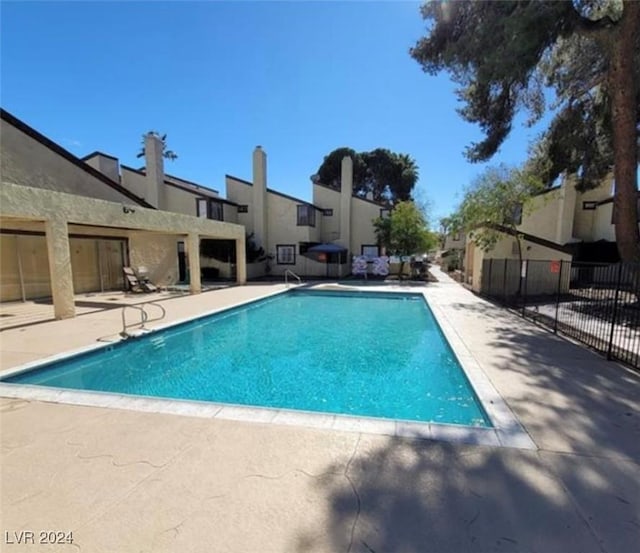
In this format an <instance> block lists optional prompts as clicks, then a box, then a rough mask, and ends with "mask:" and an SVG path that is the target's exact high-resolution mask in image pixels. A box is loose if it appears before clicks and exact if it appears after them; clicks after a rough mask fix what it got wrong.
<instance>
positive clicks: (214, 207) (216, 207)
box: [209, 200, 224, 221]
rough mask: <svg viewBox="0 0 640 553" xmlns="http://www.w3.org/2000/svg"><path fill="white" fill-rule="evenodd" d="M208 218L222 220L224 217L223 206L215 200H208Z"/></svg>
mask: <svg viewBox="0 0 640 553" xmlns="http://www.w3.org/2000/svg"><path fill="white" fill-rule="evenodd" d="M209 219H213V220H214V221H222V220H223V219H224V206H223V205H222V202H219V201H217V200H209Z"/></svg>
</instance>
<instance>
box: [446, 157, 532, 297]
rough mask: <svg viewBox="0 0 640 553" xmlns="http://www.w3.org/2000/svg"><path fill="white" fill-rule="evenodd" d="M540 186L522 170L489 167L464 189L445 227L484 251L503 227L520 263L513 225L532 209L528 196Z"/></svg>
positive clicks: (501, 233) (519, 238)
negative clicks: (459, 202) (513, 238)
mask: <svg viewBox="0 0 640 553" xmlns="http://www.w3.org/2000/svg"><path fill="white" fill-rule="evenodd" d="M543 189H544V186H543V184H542V181H540V180H539V179H538V178H536V177H533V176H532V175H531V173H528V172H526V171H524V170H520V169H509V168H508V167H506V166H505V165H501V166H499V167H489V168H488V169H487V170H486V171H485V172H484V173H483V174H481V175H480V176H479V177H478V178H477V179H476V180H475V181H474V183H473V184H472V185H471V187H470V188H468V189H467V190H466V191H465V195H464V198H463V200H462V203H461V204H460V207H459V208H458V210H457V212H456V213H455V214H453V215H452V216H451V217H450V218H449V224H450V227H449V228H450V230H452V231H463V232H465V233H467V234H468V235H469V237H470V239H472V240H473V242H474V243H475V244H477V245H478V247H480V248H481V249H482V250H484V251H489V250H491V249H492V248H493V247H494V246H495V245H496V243H497V242H498V240H500V239H501V238H504V234H505V229H506V231H507V232H508V233H509V234H511V235H512V236H514V237H515V239H516V243H517V246H518V260H519V261H520V265H522V236H521V234H520V233H519V232H518V229H517V227H518V225H519V224H520V222H521V220H522V216H523V215H526V214H528V213H530V212H531V210H532V203H531V202H530V201H529V200H530V199H531V198H532V197H533V196H534V195H535V194H536V193H538V192H541V191H542V190H543ZM518 294H520V287H518Z"/></svg>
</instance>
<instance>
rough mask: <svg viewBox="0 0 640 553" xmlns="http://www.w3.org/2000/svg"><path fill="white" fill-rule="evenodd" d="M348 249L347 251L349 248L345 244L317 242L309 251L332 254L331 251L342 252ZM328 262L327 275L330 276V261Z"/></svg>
mask: <svg viewBox="0 0 640 553" xmlns="http://www.w3.org/2000/svg"><path fill="white" fill-rule="evenodd" d="M346 251H347V248H345V247H343V246H339V245H338V244H329V243H324V244H316V245H315V246H311V247H310V248H308V249H307V252H310V253H324V254H330V253H337V254H341V253H343V252H346ZM326 263H327V276H329V262H328V261H326ZM338 265H340V256H338Z"/></svg>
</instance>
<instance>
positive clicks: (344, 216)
mask: <svg viewBox="0 0 640 553" xmlns="http://www.w3.org/2000/svg"><path fill="white" fill-rule="evenodd" d="M340 182H341V183H342V184H341V187H340V240H338V242H339V243H340V245H342V246H344V247H345V248H347V250H351V196H352V195H353V160H352V159H351V158H350V157H349V156H345V157H343V158H342V166H341V171H340Z"/></svg>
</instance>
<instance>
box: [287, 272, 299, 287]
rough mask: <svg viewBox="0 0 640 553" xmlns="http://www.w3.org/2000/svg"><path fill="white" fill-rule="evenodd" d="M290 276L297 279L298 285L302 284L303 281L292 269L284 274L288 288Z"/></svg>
mask: <svg viewBox="0 0 640 553" xmlns="http://www.w3.org/2000/svg"><path fill="white" fill-rule="evenodd" d="M289 275H291V276H292V277H294V278H296V279H297V280H298V284H302V279H301V278H300V277H299V276H298V275H296V274H295V273H294V272H293V271H292V270H291V269H287V270H286V271H285V272H284V284H285V286H286V287H287V288H289V279H288V278H287V277H288V276H289Z"/></svg>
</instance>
